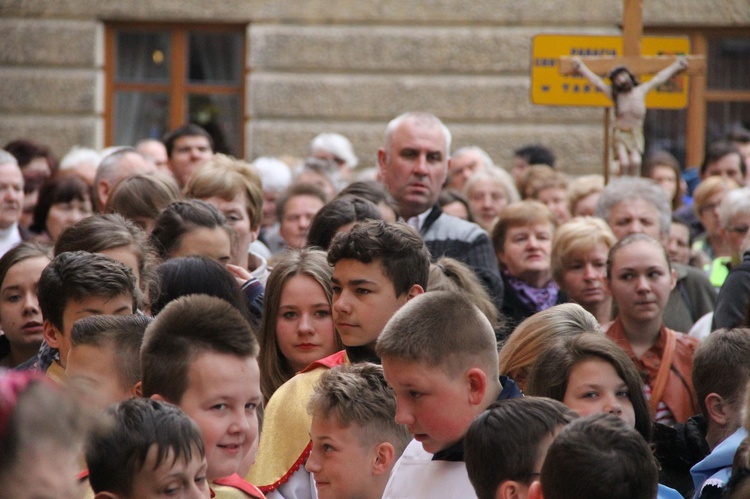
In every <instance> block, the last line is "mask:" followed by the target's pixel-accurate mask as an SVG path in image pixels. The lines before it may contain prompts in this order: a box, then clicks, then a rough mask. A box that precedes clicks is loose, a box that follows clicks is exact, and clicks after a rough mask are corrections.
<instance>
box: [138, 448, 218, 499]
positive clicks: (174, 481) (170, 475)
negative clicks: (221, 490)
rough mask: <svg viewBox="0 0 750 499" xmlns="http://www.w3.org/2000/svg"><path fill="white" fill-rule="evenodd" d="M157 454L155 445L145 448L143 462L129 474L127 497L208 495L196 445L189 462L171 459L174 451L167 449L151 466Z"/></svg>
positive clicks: (201, 458) (182, 497)
mask: <svg viewBox="0 0 750 499" xmlns="http://www.w3.org/2000/svg"><path fill="white" fill-rule="evenodd" d="M157 453H158V449H157V447H156V445H153V446H151V448H150V449H149V450H148V454H147V455H146V461H145V462H144V463H143V466H142V467H141V469H140V470H138V471H137V472H136V474H135V477H133V490H132V493H131V494H130V497H170V498H174V497H177V498H181V499H188V498H199V497H211V492H210V491H209V489H208V480H207V479H206V467H207V465H206V458H205V457H203V456H201V455H200V452H198V449H197V448H195V447H193V449H192V458H191V459H190V461H185V460H184V459H177V460H175V459H174V452H169V453H167V455H166V456H165V457H164V460H163V461H162V462H161V464H159V466H158V467H157V466H155V464H156V457H157Z"/></svg>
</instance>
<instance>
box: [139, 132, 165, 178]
mask: <svg viewBox="0 0 750 499" xmlns="http://www.w3.org/2000/svg"><path fill="white" fill-rule="evenodd" d="M136 151H138V152H139V153H140V154H142V155H143V156H144V157H145V158H146V159H148V160H150V161H151V162H152V163H153V164H154V166H156V169H157V170H159V171H160V172H168V171H169V166H168V165H169V158H168V157H167V148H166V147H164V144H162V143H161V142H159V141H158V140H149V141H147V142H143V143H142V144H140V145H139V146H138V147H137V148H136Z"/></svg>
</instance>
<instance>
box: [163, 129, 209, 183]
mask: <svg viewBox="0 0 750 499" xmlns="http://www.w3.org/2000/svg"><path fill="white" fill-rule="evenodd" d="M213 155H214V153H213V151H212V150H211V143H210V142H209V141H208V138H206V137H204V136H202V135H187V136H184V137H180V138H179V139H177V140H175V141H174V147H173V148H172V156H171V157H170V158H169V169H170V170H172V175H174V178H175V179H177V182H178V183H179V184H180V185H181V186H184V185H185V184H187V182H188V180H190V177H192V176H193V173H195V171H196V170H197V169H198V167H199V166H201V165H202V164H203V163H205V162H206V161H208V160H209V159H211V158H212V157H213Z"/></svg>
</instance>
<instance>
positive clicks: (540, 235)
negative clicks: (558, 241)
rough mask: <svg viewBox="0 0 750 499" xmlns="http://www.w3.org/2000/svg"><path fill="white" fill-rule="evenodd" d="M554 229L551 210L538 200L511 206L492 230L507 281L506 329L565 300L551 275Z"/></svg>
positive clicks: (504, 308)
mask: <svg viewBox="0 0 750 499" xmlns="http://www.w3.org/2000/svg"><path fill="white" fill-rule="evenodd" d="M554 232H555V217H554V215H553V214H552V211H550V209H549V208H547V207H546V206H545V205H543V204H542V203H540V202H538V201H519V202H518V203H514V204H512V205H511V206H508V207H507V208H506V209H505V211H504V212H503V216H502V218H501V219H500V220H499V221H498V222H497V224H496V225H495V228H494V229H493V231H492V244H493V246H494V247H495V254H496V255H497V258H498V261H499V263H500V268H501V270H502V271H501V274H502V278H503V283H504V284H505V294H504V295H503V308H502V310H501V311H502V313H503V315H504V316H505V317H506V318H507V325H506V333H510V332H511V331H513V329H514V328H515V326H517V325H518V324H519V323H520V322H521V321H523V320H524V319H526V318H527V317H529V316H531V315H532V314H534V313H536V312H539V311H541V310H546V309H548V308H550V307H552V306H554V305H557V304H558V303H563V302H565V301H566V300H565V297H564V295H563V294H562V293H560V288H559V287H558V286H557V283H555V281H554V280H553V279H552V269H551V266H550V251H551V249H552V236H553V235H554Z"/></svg>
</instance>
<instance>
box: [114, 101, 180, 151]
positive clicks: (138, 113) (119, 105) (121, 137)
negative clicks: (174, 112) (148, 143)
mask: <svg viewBox="0 0 750 499" xmlns="http://www.w3.org/2000/svg"><path fill="white" fill-rule="evenodd" d="M168 120H169V95H168V94H166V93H147V92H117V94H116V95H115V119H114V121H115V123H114V125H115V133H114V137H115V144H116V145H135V143H136V142H138V141H139V140H140V139H145V138H154V139H159V138H161V137H162V135H164V133H165V132H166V131H167V128H168V126H169V125H168Z"/></svg>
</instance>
